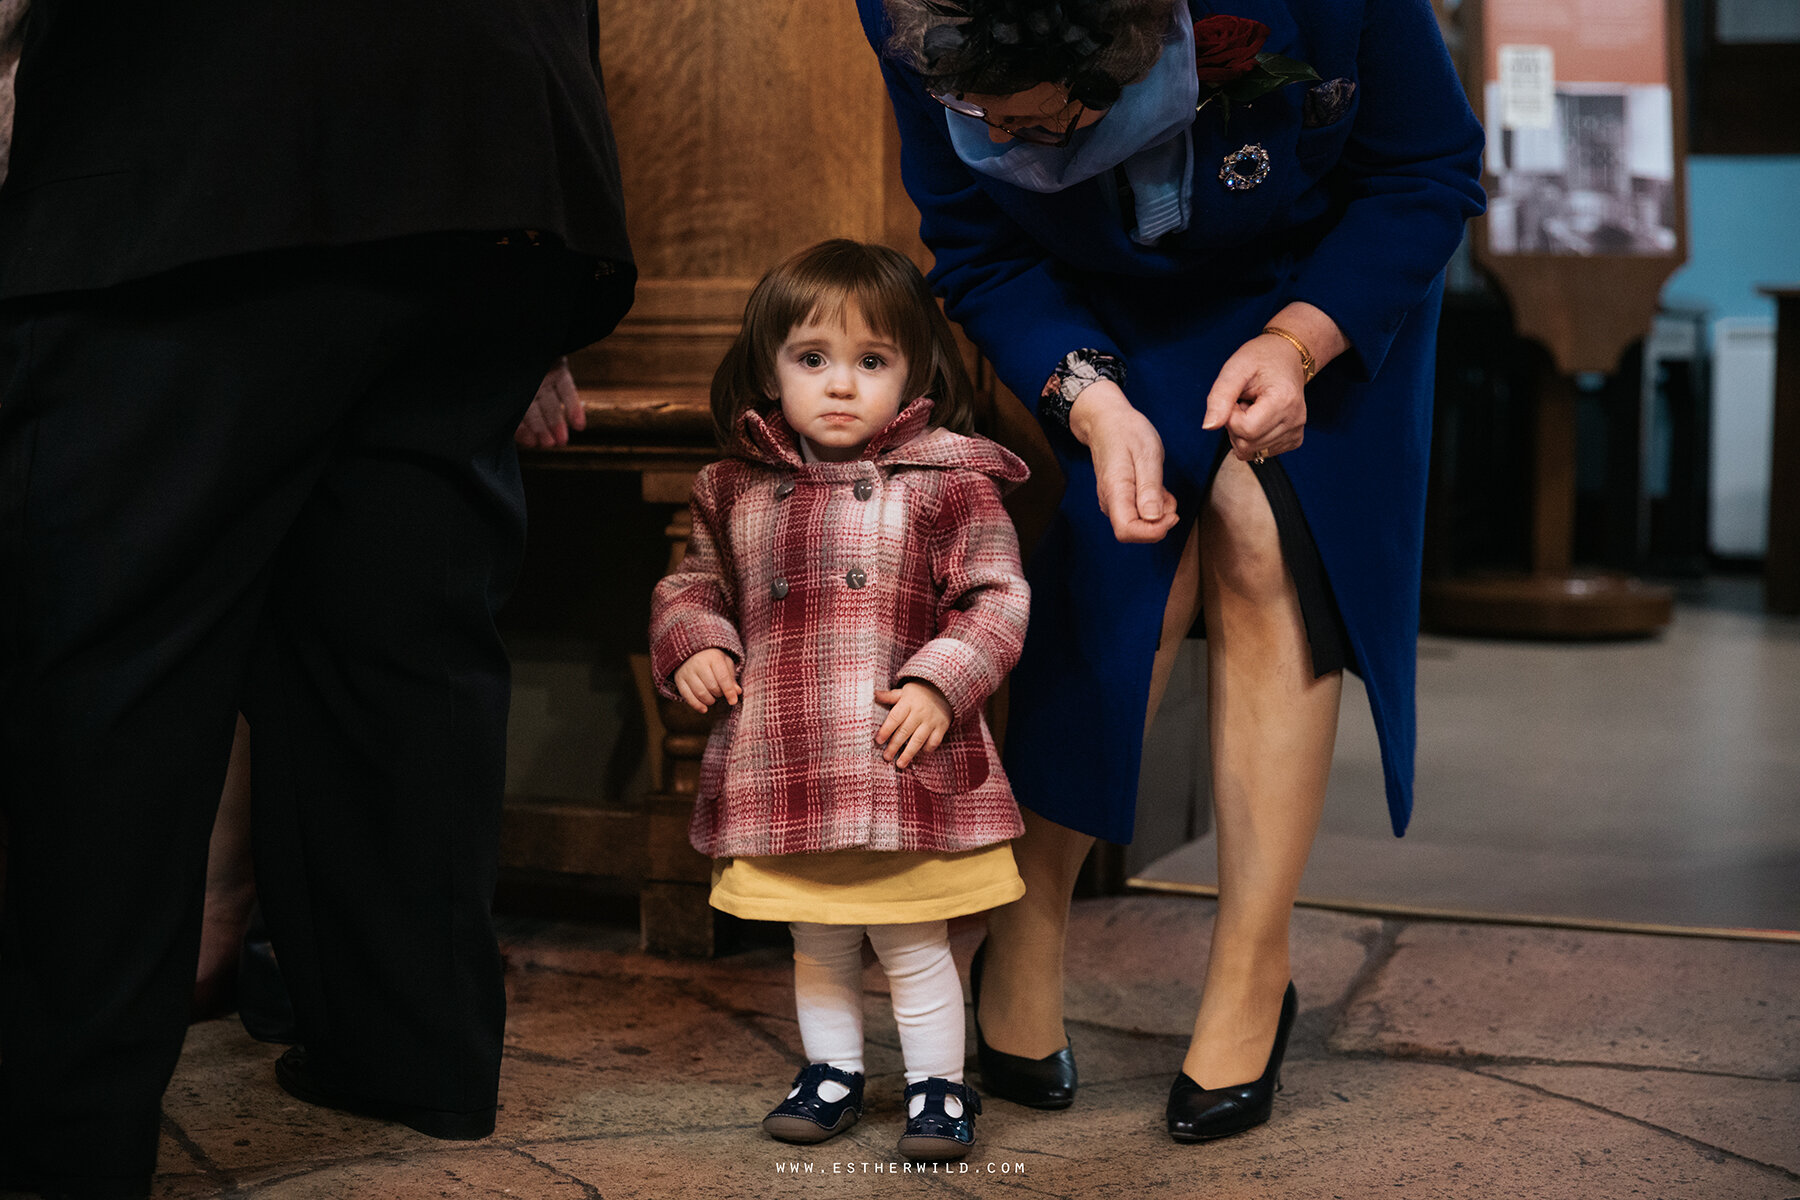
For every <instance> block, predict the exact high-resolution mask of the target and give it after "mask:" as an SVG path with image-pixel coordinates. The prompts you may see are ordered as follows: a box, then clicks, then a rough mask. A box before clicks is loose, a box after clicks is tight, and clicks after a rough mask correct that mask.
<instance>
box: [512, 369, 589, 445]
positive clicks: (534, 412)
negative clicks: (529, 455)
mask: <svg viewBox="0 0 1800 1200" xmlns="http://www.w3.org/2000/svg"><path fill="white" fill-rule="evenodd" d="M586 428H587V410H586V409H585V408H583V407H582V406H581V393H580V392H578V391H576V390H575V377H574V376H573V375H571V374H569V360H568V359H567V358H566V357H565V358H559V359H557V360H556V361H555V362H554V363H552V364H550V369H549V370H548V371H546V372H544V381H543V382H542V383H540V384H538V390H537V395H535V396H533V397H532V398H531V407H530V408H528V409H526V410H525V419H524V420H523V421H520V422H519V428H518V429H517V430H515V431H514V432H513V441H515V442H517V443H519V445H521V446H523V447H525V449H527V450H548V449H550V448H551V447H552V446H566V445H568V444H569V430H571V429H586Z"/></svg>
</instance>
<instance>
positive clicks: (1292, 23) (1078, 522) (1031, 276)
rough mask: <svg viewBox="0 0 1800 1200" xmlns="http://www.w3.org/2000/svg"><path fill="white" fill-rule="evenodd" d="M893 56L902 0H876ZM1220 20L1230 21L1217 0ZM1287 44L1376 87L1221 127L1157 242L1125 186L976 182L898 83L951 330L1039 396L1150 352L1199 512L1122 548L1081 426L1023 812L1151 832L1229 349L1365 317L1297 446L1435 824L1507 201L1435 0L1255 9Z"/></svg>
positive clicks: (1041, 579)
mask: <svg viewBox="0 0 1800 1200" xmlns="http://www.w3.org/2000/svg"><path fill="white" fill-rule="evenodd" d="M858 7H859V9H860V11H861V15H862V20H863V27H864V30H865V32H867V34H868V35H869V40H870V43H871V44H872V45H873V46H875V47H876V48H877V50H878V51H879V49H880V47H881V46H882V44H883V42H884V41H885V39H886V37H887V26H886V18H885V16H884V14H883V12H882V8H881V0H858ZM1192 8H1193V9H1194V12H1195V15H1196V17H1203V16H1205V15H1207V14H1208V13H1209V12H1212V11H1216V10H1215V9H1213V8H1212V7H1210V6H1209V5H1207V4H1206V3H1204V2H1202V0H1193V3H1192ZM1227 11H1229V12H1230V13H1231V14H1232V15H1235V16H1243V17H1251V18H1254V19H1256V20H1259V21H1262V22H1263V23H1264V24H1266V25H1268V26H1269V27H1270V29H1271V34H1270V37H1269V40H1268V43H1267V44H1266V45H1265V47H1264V49H1265V50H1267V51H1272V52H1275V53H1279V54H1284V55H1287V56H1288V57H1291V58H1297V59H1300V60H1302V61H1304V62H1307V63H1309V64H1311V65H1312V66H1313V68H1314V69H1315V70H1317V71H1318V73H1319V76H1320V78H1321V79H1324V80H1333V79H1339V78H1347V79H1350V80H1353V81H1355V83H1356V90H1355V93H1354V97H1353V103H1352V104H1351V106H1350V108H1349V110H1348V111H1347V112H1346V113H1345V114H1344V115H1343V116H1342V117H1341V118H1340V119H1338V120H1336V121H1335V122H1333V123H1331V124H1328V125H1324V126H1322V127H1318V128H1303V121H1302V111H1303V109H1302V104H1303V99H1304V95H1305V91H1306V85H1304V84H1296V85H1291V86H1288V87H1285V88H1282V89H1280V90H1278V91H1276V92H1273V93H1271V94H1269V95H1268V96H1265V97H1264V98H1262V99H1259V100H1257V101H1256V102H1255V103H1254V105H1253V106H1248V107H1246V106H1234V108H1233V112H1232V115H1231V118H1230V121H1229V124H1227V123H1225V122H1223V121H1221V119H1220V117H1219V115H1218V113H1217V112H1216V111H1215V107H1216V106H1209V107H1208V108H1207V109H1206V110H1204V111H1203V112H1202V113H1201V114H1200V115H1199V117H1198V118H1197V120H1196V124H1195V127H1194V150H1195V153H1194V156H1193V163H1194V167H1193V175H1194V179H1193V219H1192V221H1191V223H1190V225H1189V227H1188V229H1186V230H1185V231H1182V232H1178V233H1173V234H1170V235H1168V236H1166V237H1165V238H1163V239H1162V240H1161V241H1160V242H1159V243H1158V244H1157V245H1155V246H1153V247H1146V246H1140V245H1138V244H1136V243H1134V242H1133V241H1132V240H1131V239H1130V236H1129V233H1128V230H1127V228H1126V223H1125V220H1124V217H1123V215H1122V213H1121V209H1120V202H1119V197H1118V191H1117V188H1116V187H1115V185H1114V183H1113V180H1112V178H1111V176H1110V175H1102V176H1101V177H1100V178H1098V179H1095V180H1090V181H1088V182H1087V183H1083V184H1079V185H1076V186H1074V187H1071V188H1068V189H1067V190H1065V191H1062V192H1057V193H1054V194H1040V193H1035V192H1029V191H1026V190H1024V189H1021V188H1017V187H1014V186H1012V185H1010V184H1006V183H1002V182H1000V181H998V180H994V179H990V178H988V177H986V176H982V175H978V174H976V173H974V172H972V171H970V170H969V169H968V168H967V167H966V166H965V165H964V164H963V163H962V162H961V161H960V160H959V159H958V158H957V157H956V153H955V151H954V150H952V149H951V146H950V142H949V134H948V132H947V129H946V123H945V122H946V117H947V115H948V114H947V112H946V110H945V109H944V108H943V107H942V106H941V105H939V104H938V103H937V102H936V101H935V100H932V99H931V98H930V97H929V96H927V95H926V94H925V91H924V88H923V86H922V84H921V82H920V80H919V78H918V76H917V75H916V74H914V73H913V72H911V71H910V70H908V69H906V68H905V67H903V66H900V65H899V64H897V63H895V62H893V61H891V60H889V59H887V58H885V57H884V58H883V60H882V70H883V73H884V75H885V77H886V82H887V87H888V91H889V94H890V96H891V97H892V99H893V104H894V110H895V114H896V116H897V118H898V121H899V126H900V138H901V176H902V179H903V181H904V183H905V185H906V189H907V191H908V193H909V194H910V195H911V197H912V199H913V201H914V203H915V204H917V205H918V208H919V212H920V215H921V219H920V232H921V234H922V235H923V237H924V240H925V244H926V245H927V246H928V247H930V249H931V251H932V253H933V254H934V255H935V256H936V265H935V266H934V268H933V270H932V272H931V281H932V285H933V287H934V288H935V289H936V290H937V292H938V293H939V294H940V295H941V296H943V298H944V300H945V304H946V308H947V309H948V311H949V314H950V316H951V317H952V318H953V319H955V320H956V321H958V322H959V323H960V324H961V325H962V327H963V329H964V330H966V331H967V333H968V334H969V336H970V338H972V339H973V340H974V342H975V344H976V345H977V346H978V347H980V349H981V350H982V352H983V353H984V354H985V355H986V356H987V357H988V359H989V360H990V361H991V362H992V363H993V365H994V369H995V371H996V372H997V374H998V375H999V378H1000V380H1001V381H1002V382H1003V383H1005V384H1006V386H1007V387H1008V388H1009V389H1011V390H1012V392H1013V393H1014V394H1016V395H1017V396H1019V397H1020V398H1021V399H1022V400H1024V401H1025V403H1026V404H1027V405H1035V404H1036V403H1037V396H1038V393H1039V391H1040V390H1041V388H1042V387H1043V384H1044V381H1045V379H1046V378H1047V377H1048V376H1049V374H1050V372H1051V370H1052V369H1053V368H1054V367H1055V366H1056V365H1057V363H1058V362H1059V361H1060V360H1061V359H1062V357H1063V355H1065V354H1066V353H1068V352H1069V351H1070V350H1074V349H1078V348H1082V347H1092V348H1094V349H1099V350H1105V351H1109V352H1112V353H1116V354H1118V355H1120V356H1121V357H1123V358H1124V360H1125V362H1126V364H1127V368H1128V371H1129V378H1128V380H1127V383H1126V387H1125V391H1126V394H1127V395H1128V396H1130V398H1131V400H1132V402H1133V403H1134V404H1135V405H1136V406H1137V407H1138V408H1139V409H1140V410H1142V411H1143V412H1144V413H1145V414H1146V415H1147V416H1148V417H1149V418H1150V420H1151V421H1152V422H1153V423H1154V424H1155V426H1156V428H1157V430H1158V432H1159V433H1160V434H1161V435H1162V439H1163V443H1164V448H1165V453H1166V455H1167V458H1166V462H1165V467H1164V470H1165V476H1166V478H1165V483H1166V485H1167V487H1168V488H1169V490H1170V491H1171V492H1172V493H1173V494H1174V495H1175V497H1176V500H1177V503H1178V504H1179V506H1180V511H1181V512H1182V514H1183V524H1182V525H1181V526H1178V527H1177V528H1176V530H1175V531H1174V532H1173V533H1171V534H1170V536H1169V537H1167V538H1165V539H1164V540H1163V541H1161V542H1159V543H1157V544H1155V545H1149V546H1144V545H1122V544H1120V543H1119V542H1118V541H1117V540H1115V539H1114V537H1113V535H1112V529H1111V525H1110V523H1109V522H1108V521H1107V519H1106V517H1105V516H1104V515H1103V514H1102V513H1101V512H1100V509H1099V505H1098V503H1097V502H1096V499H1095V488H1094V468H1093V463H1092V461H1091V459H1090V458H1089V457H1088V455H1087V453H1086V451H1085V449H1084V448H1082V447H1081V446H1079V445H1078V444H1076V443H1075V442H1073V440H1071V439H1069V438H1067V437H1066V435H1065V436H1061V437H1053V439H1052V440H1053V442H1055V443H1056V444H1057V453H1058V456H1059V458H1060V460H1061V463H1062V467H1063V470H1064V471H1065V472H1066V473H1067V475H1068V486H1067V488H1066V489H1065V491H1064V494H1063V498H1062V502H1061V507H1060V510H1059V512H1058V514H1057V517H1056V520H1055V521H1054V522H1053V524H1052V526H1051V528H1050V531H1049V532H1048V533H1047V534H1046V535H1045V539H1044V541H1043V542H1042V543H1041V544H1040V545H1039V547H1038V548H1037V550H1036V553H1035V554H1034V555H1033V558H1032V565H1031V572H1030V574H1031V585H1032V594H1033V612H1032V617H1031V628H1030V632H1029V634H1028V635H1027V638H1026V644H1025V650H1024V656H1023V657H1022V658H1021V660H1020V662H1019V666H1018V668H1017V669H1016V670H1015V671H1014V673H1013V686H1012V692H1011V702H1010V703H1011V709H1010V712H1009V716H1008V723H1007V739H1006V741H1007V747H1006V766H1007V770H1008V773H1009V774H1010V775H1011V777H1012V781H1013V787H1014V789H1015V791H1016V793H1017V795H1018V797H1019V800H1020V802H1021V803H1022V804H1024V805H1025V806H1026V807H1028V808H1030V809H1032V810H1033V811H1035V812H1037V813H1039V814H1041V815H1043V816H1045V817H1048V818H1049V819H1051V820H1053V821H1056V822H1058V823H1059V824H1063V825H1067V826H1069V827H1071V828H1074V829H1078V830H1081V831H1083V832H1086V833H1090V834H1094V835H1096V836H1098V837H1102V838H1106V839H1108V840H1110V841H1115V842H1127V841H1130V840H1131V834H1132V822H1133V816H1134V811H1135V805H1136V795H1137V782H1138V760H1139V757H1140V754H1141V749H1142V745H1143V732H1144V730H1143V724H1144V706H1145V700H1146V697H1147V694H1148V691H1149V681H1150V665H1151V660H1152V657H1153V656H1154V653H1155V649H1156V642H1157V637H1158V634H1159V631H1160V627H1161V622H1162V614H1163V609H1164V607H1165V605H1166V603H1167V599H1168V593H1169V587H1170V584H1171V582H1172V581H1173V579H1174V574H1175V567H1176V563H1177V560H1178V558H1179V556H1180V552H1181V547H1182V546H1183V545H1184V544H1185V542H1186V539H1187V534H1188V531H1189V530H1190V529H1191V525H1190V524H1189V522H1191V521H1192V520H1193V517H1194V514H1196V513H1197V512H1198V511H1199V510H1200V507H1201V501H1202V498H1203V496H1204V494H1205V490H1206V488H1207V487H1209V486H1210V483H1211V478H1212V472H1213V471H1214V469H1215V467H1216V464H1217V462H1218V458H1219V452H1220V446H1219V438H1220V436H1221V434H1220V433H1219V432H1218V431H1206V430H1203V429H1201V428H1200V422H1201V419H1202V417H1203V416H1204V415H1205V399H1206V394H1207V391H1208V390H1209V389H1210V388H1211V386H1212V383H1213V381H1214V379H1216V378H1217V376H1218V373H1219V369H1220V368H1221V367H1222V366H1223V365H1224V362H1225V359H1226V358H1227V357H1229V356H1230V355H1231V353H1232V352H1233V351H1235V350H1236V349H1237V348H1238V347H1239V346H1241V345H1242V344H1243V343H1244V342H1245V341H1247V340H1249V339H1250V338H1251V337H1254V336H1255V335H1256V333H1257V332H1258V331H1259V330H1260V329H1261V328H1262V326H1263V325H1264V324H1265V323H1267V322H1268V320H1269V319H1270V318H1271V317H1272V316H1273V315H1274V314H1275V313H1276V312H1277V311H1278V310H1280V309H1281V308H1282V307H1283V306H1284V305H1286V304H1288V303H1289V302H1291V301H1296V300H1303V301H1307V302H1309V303H1311V304H1314V305H1316V306H1318V307H1319V308H1320V309H1322V310H1324V311H1325V312H1326V313H1327V314H1329V315H1330V316H1331V318H1332V319H1333V320H1334V321H1336V322H1337V324H1338V326H1339V328H1341V329H1342V330H1343V332H1344V334H1345V335H1346V336H1347V337H1348V339H1349V341H1350V344H1351V347H1352V348H1351V349H1350V350H1349V351H1348V352H1347V353H1345V354H1344V355H1342V356H1341V357H1339V358H1338V359H1336V360H1335V361H1333V362H1332V363H1330V364H1329V365H1327V366H1326V367H1325V369H1324V370H1322V371H1321V372H1320V373H1319V375H1318V377H1317V378H1316V379H1314V380H1313V381H1312V383H1311V384H1309V385H1308V386H1307V412H1308V422H1307V427H1306V441H1305V444H1304V445H1303V446H1301V447H1300V448H1299V449H1298V450H1294V451H1292V452H1290V453H1287V454H1284V455H1282V457H1281V462H1282V465H1283V466H1284V467H1285V469H1286V471H1287V473H1288V475H1289V477H1290V478H1291V480H1292V481H1293V485H1294V490H1295V492H1296V493H1297V494H1298V496H1299V498H1300V502H1301V507H1302V508H1303V510H1304V512H1305V515H1306V520H1307V523H1308V526H1309V527H1310V529H1311V531H1312V534H1313V538H1314V540H1315V541H1316V542H1317V544H1318V547H1319V553H1320V556H1321V558H1322V559H1323V561H1324V564H1325V569H1326V574H1327V576H1328V577H1329V580H1330V584H1331V589H1332V593H1333V595H1334V596H1335V598H1336V600H1337V605H1338V609H1339V611H1340V612H1341V613H1342V615H1343V619H1344V626H1345V629H1346V631H1347V633H1348V635H1349V644H1350V650H1351V657H1352V660H1353V662H1352V665H1353V669H1354V670H1356V671H1357V673H1358V674H1360V675H1361V676H1362V677H1363V680H1364V682H1365V684H1366V685H1367V690H1368V695H1369V702H1370V707H1371V709H1372V710H1373V715H1374V720H1375V729H1376V732H1377V734H1378V735H1379V737H1380V741H1381V751H1382V765H1383V770H1384V774H1385V777H1386V783H1387V803H1388V810H1389V814H1390V816H1391V818H1392V820H1393V826H1394V832H1395V833H1396V834H1399V833H1402V832H1404V830H1405V828H1406V823H1407V820H1408V818H1409V816H1410V814H1411V810H1412V776H1413V750H1414V745H1415V742H1416V722H1415V714H1414V698H1413V697H1414V679H1415V675H1416V671H1417V638H1418V617H1419V572H1420V560H1421V552H1422V543H1423V539H1424V507H1425V481H1426V467H1427V459H1428V455H1429V450H1430V441H1431V438H1430V434H1431V399H1432V383H1433V379H1432V376H1433V360H1434V349H1435V341H1436V332H1437V312H1438V303H1439V300H1440V297H1441V295H1442V286H1443V269H1444V264H1445V263H1446V262H1447V261H1448V260H1449V257H1450V255H1451V253H1452V251H1453V250H1454V249H1455V247H1456V245H1457V243H1458V241H1459V240H1460V239H1461V237H1462V232H1463V225H1464V222H1465V221H1466V220H1467V219H1468V218H1469V217H1471V216H1473V215H1474V214H1476V213H1477V212H1479V211H1480V210H1481V205H1482V192H1481V188H1480V184H1479V182H1478V180H1479V174H1480V156H1481V147H1482V132H1481V127H1480V125H1479V124H1478V123H1477V122H1476V120H1475V118H1474V115H1473V114H1472V113H1471V112H1470V110H1469V106H1468V103H1467V102H1466V100H1465V99H1464V96H1463V91H1462V87H1461V84H1460V83H1459V82H1458V80H1457V77H1456V74H1455V72H1454V70H1453V69H1452V67H1451V65H1450V59H1449V55H1448V54H1447V53H1446V51H1445V48H1444V43H1443V38H1442V36H1441V35H1440V34H1439V32H1438V27H1437V24H1436V21H1435V19H1434V18H1433V15H1432V11H1431V6H1430V4H1429V3H1428V2H1427V0H1365V2H1361V3H1359V2H1357V0H1231V3H1230V4H1229V5H1228V9H1227ZM1249 143H1257V144H1260V145H1261V146H1262V147H1264V148H1265V149H1266V150H1267V151H1268V155H1269V160H1270V166H1271V169H1270V172H1269V175H1268V177H1267V178H1266V179H1265V180H1264V181H1263V182H1262V183H1261V184H1260V185H1258V186H1257V187H1255V188H1252V189H1249V190H1244V191H1231V190H1228V189H1227V188H1226V187H1225V186H1224V185H1223V184H1222V183H1221V181H1220V179H1219V167H1220V165H1221V164H1222V163H1223V161H1224V159H1225V157H1226V156H1227V155H1228V154H1229V153H1231V152H1233V151H1236V150H1237V149H1238V148H1240V147H1242V146H1244V145H1246V144H1249Z"/></svg>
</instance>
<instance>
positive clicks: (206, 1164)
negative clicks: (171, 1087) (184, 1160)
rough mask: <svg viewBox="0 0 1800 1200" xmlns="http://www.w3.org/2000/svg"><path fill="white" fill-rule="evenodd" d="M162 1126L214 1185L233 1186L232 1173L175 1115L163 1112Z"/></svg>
mask: <svg viewBox="0 0 1800 1200" xmlns="http://www.w3.org/2000/svg"><path fill="white" fill-rule="evenodd" d="M162 1128H163V1133H164V1134H166V1135H167V1136H169V1137H170V1138H172V1139H174V1141H175V1142H176V1144H178V1145H179V1146H180V1147H181V1148H182V1149H183V1150H185V1151H187V1153H188V1156H189V1157H190V1158H192V1159H193V1160H194V1162H195V1163H196V1164H198V1165H199V1167H200V1173H201V1174H203V1175H205V1176H206V1177H207V1178H208V1179H210V1180H211V1181H212V1183H213V1186H215V1187H218V1188H221V1189H224V1188H229V1187H231V1186H232V1183H233V1182H234V1181H233V1179H232V1177H231V1173H230V1172H229V1171H227V1170H225V1168H223V1167H221V1166H219V1164H217V1163H215V1162H214V1161H213V1160H212V1156H211V1155H209V1154H207V1152H206V1151H205V1150H204V1149H203V1148H202V1147H201V1146H200V1143H198V1142H196V1141H195V1140H194V1139H193V1138H191V1137H189V1136H188V1134H187V1130H185V1129H183V1128H182V1127H181V1125H180V1123H179V1122H177V1121H176V1120H175V1118H174V1117H171V1116H169V1115H168V1114H166V1113H165V1114H163V1119H162Z"/></svg>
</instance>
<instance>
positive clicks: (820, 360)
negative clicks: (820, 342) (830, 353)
mask: <svg viewBox="0 0 1800 1200" xmlns="http://www.w3.org/2000/svg"><path fill="white" fill-rule="evenodd" d="M800 365H801V366H803V367H814V368H817V367H822V366H824V365H825V356H824V355H823V354H820V353H819V352H818V351H817V350H808V351H807V352H806V353H805V354H802V355H801V356H800Z"/></svg>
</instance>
